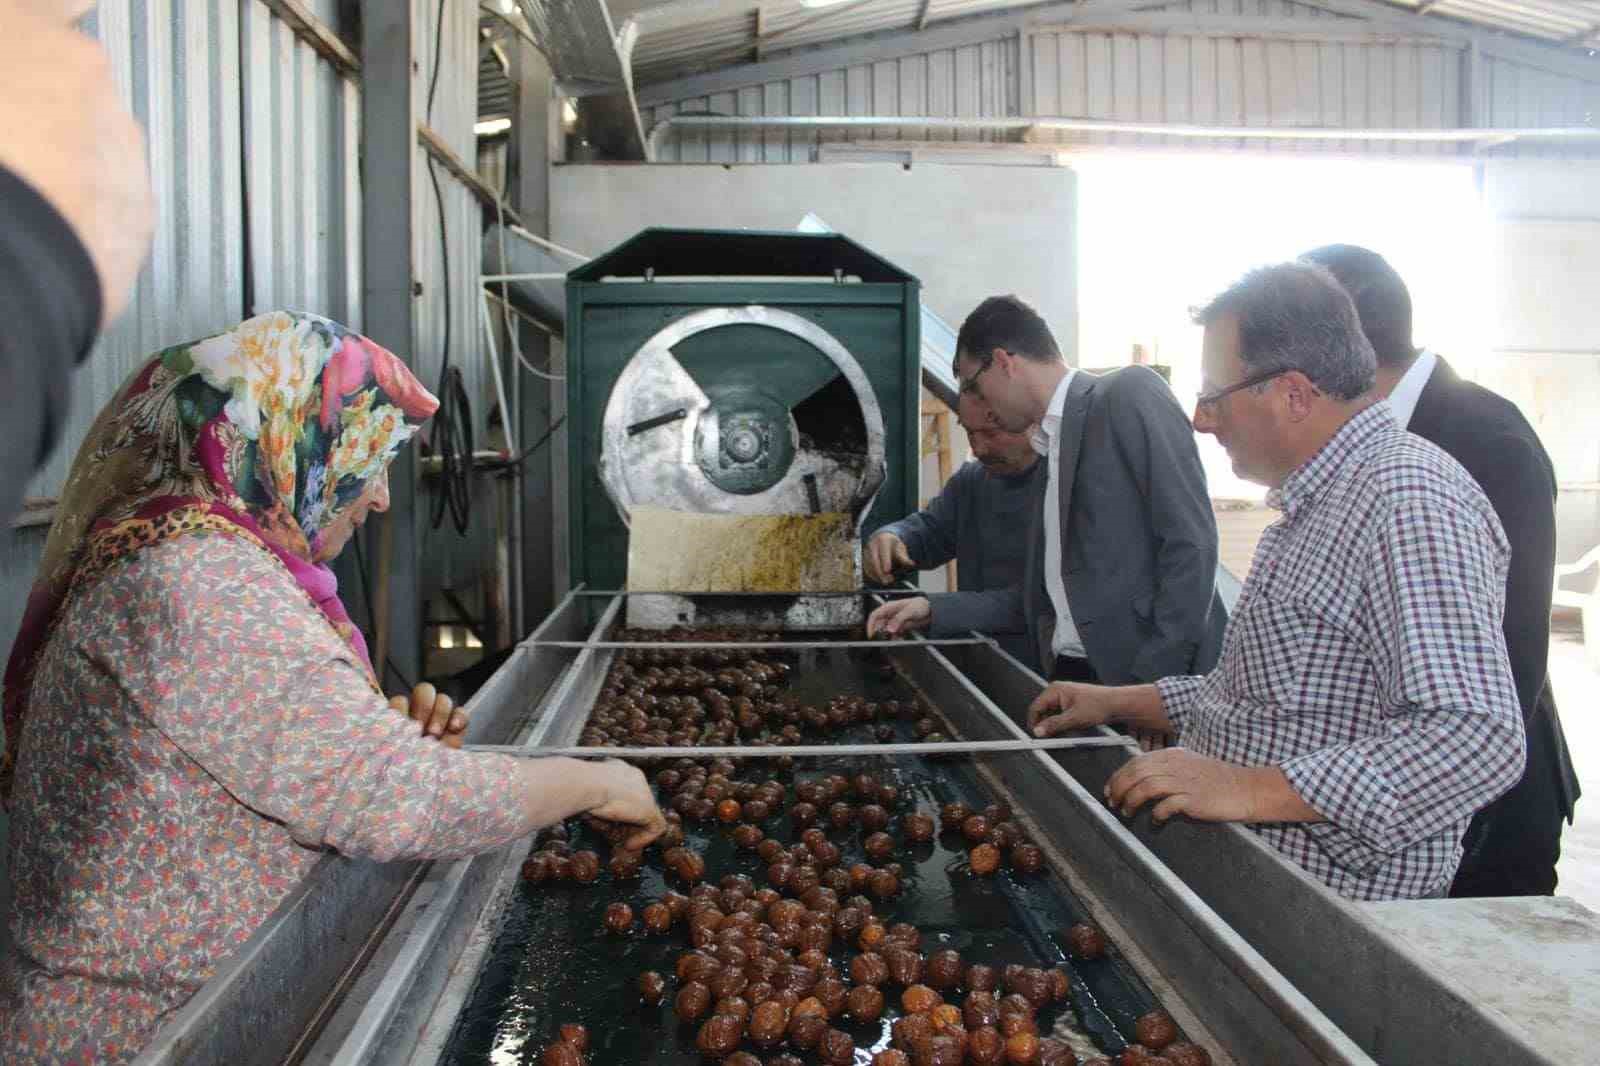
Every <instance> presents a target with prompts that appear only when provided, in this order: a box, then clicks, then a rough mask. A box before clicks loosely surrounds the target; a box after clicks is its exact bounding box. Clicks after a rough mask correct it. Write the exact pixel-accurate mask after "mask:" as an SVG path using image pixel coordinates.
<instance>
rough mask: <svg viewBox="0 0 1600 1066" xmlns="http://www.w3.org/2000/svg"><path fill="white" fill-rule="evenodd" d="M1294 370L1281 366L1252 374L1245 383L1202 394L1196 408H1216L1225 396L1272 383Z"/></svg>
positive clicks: (1196, 400)
mask: <svg viewBox="0 0 1600 1066" xmlns="http://www.w3.org/2000/svg"><path fill="white" fill-rule="evenodd" d="M1294 369H1295V368H1294V367H1292V366H1281V367H1279V368H1278V369H1276V370H1263V371H1262V372H1261V373H1259V374H1251V375H1250V376H1249V377H1247V378H1245V379H1244V380H1243V381H1236V382H1234V383H1233V384H1232V385H1226V386H1224V387H1222V388H1220V389H1213V390H1212V391H1210V392H1202V393H1201V394H1200V395H1199V396H1196V397H1195V398H1194V402H1195V406H1197V407H1214V406H1216V403H1217V401H1218V400H1220V399H1222V398H1223V397H1224V396H1228V395H1230V394H1232V393H1235V392H1238V391H1239V390H1240V389H1248V388H1250V387H1251V386H1252V385H1260V384H1262V383H1263V382H1267V381H1271V380H1272V379H1273V378H1275V377H1281V376H1282V375H1284V374H1287V373H1289V372H1290V371H1292V370H1294Z"/></svg>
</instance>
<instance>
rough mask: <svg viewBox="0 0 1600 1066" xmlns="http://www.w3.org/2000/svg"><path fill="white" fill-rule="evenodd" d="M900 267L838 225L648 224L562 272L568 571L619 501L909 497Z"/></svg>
mask: <svg viewBox="0 0 1600 1066" xmlns="http://www.w3.org/2000/svg"><path fill="white" fill-rule="evenodd" d="M919 318H920V302H919V285H918V282H917V279H916V278H914V277H912V276H911V275H909V274H907V273H905V272H904V271H902V270H900V269H899V268H897V267H895V266H894V265H893V264H891V263H889V262H887V261H885V260H884V259H882V258H880V257H878V256H876V255H874V254H872V253H871V252H869V251H867V250H866V249H864V248H862V247H861V246H860V245H858V244H856V243H854V242H853V241H851V240H849V239H848V238H846V237H842V236H838V235H834V234H828V235H815V234H798V233H760V232H751V231H706V230H671V229H648V230H645V231H644V232H642V233H640V234H639V235H638V236H636V237H634V238H633V239H632V240H629V241H627V242H626V243H624V244H622V245H619V246H618V247H617V248H615V249H613V250H612V251H610V252H609V253H607V254H605V255H602V256H600V257H599V258H598V259H595V260H592V261H591V262H589V263H587V264H585V265H584V266H582V267H580V268H579V269H577V270H574V271H572V272H571V273H570V274H568V275H567V404H568V406H567V418H568V426H569V434H570V436H569V439H570V440H571V441H572V446H571V481H570V504H569V506H570V514H571V559H572V571H571V572H572V581H573V584H574V585H576V584H578V583H580V582H581V583H584V584H586V585H587V586H588V587H589V588H591V589H620V588H623V587H625V582H626V578H627V562H628V538H629V527H628V522H627V516H628V515H629V514H630V513H631V512H632V511H633V509H634V508H635V507H639V506H642V505H647V506H651V507H663V508H668V509H671V510H674V511H680V512H689V513H704V514H735V515H789V514H801V515H803V514H808V513H809V514H818V513H823V512H848V513H850V514H852V515H853V516H856V518H857V519H858V523H857V533H858V535H859V533H861V532H867V531H870V530H872V529H875V528H877V527H878V526H880V525H882V524H884V523H885V522H889V521H893V520H894V519H896V518H899V517H901V516H902V515H905V514H907V513H909V512H910V511H912V510H914V509H915V508H916V507H917V504H918V499H917V489H918V486H917V478H918V467H919V458H920V457H919V449H918V427H919V406H920V391H919V390H920V342H919V336H918V325H919Z"/></svg>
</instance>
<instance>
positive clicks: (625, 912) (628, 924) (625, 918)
mask: <svg viewBox="0 0 1600 1066" xmlns="http://www.w3.org/2000/svg"><path fill="white" fill-rule="evenodd" d="M605 922H606V928H607V929H609V930H611V931H612V932H613V933H626V932H627V931H628V930H630V929H632V928H633V908H632V907H630V906H628V905H627V904H626V903H613V904H611V905H610V906H608V907H607V908H606V918H605Z"/></svg>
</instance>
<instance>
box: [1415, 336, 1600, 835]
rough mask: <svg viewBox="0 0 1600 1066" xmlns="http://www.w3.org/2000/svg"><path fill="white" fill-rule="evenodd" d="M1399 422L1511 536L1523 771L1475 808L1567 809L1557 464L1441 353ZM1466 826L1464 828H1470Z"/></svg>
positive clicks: (1572, 785)
mask: <svg viewBox="0 0 1600 1066" xmlns="http://www.w3.org/2000/svg"><path fill="white" fill-rule="evenodd" d="M1406 428H1407V429H1409V430H1410V431H1411V432H1412V433H1415V434H1416V435H1417V436H1419V437H1422V438H1424V439H1426V440H1429V441H1432V442H1433V443H1434V444H1437V445H1438V446H1439V447H1440V448H1443V449H1444V450H1445V451H1446V452H1449V453H1450V455H1451V457H1452V458H1454V459H1455V461H1456V462H1458V463H1460V464H1461V465H1462V466H1464V467H1466V469H1467V473H1469V474H1471V475H1472V477H1473V479H1474V480H1475V481H1477V483H1478V484H1479V485H1480V486H1482V488H1483V492H1484V495H1485V496H1488V497H1489V503H1490V504H1491V505H1493V507H1494V511H1495V514H1496V515H1498V516H1499V518H1500V524H1501V525H1502V526H1504V527H1505V531H1506V539H1507V540H1509V541H1510V542H1511V572H1510V574H1509V575H1508V576H1507V578H1506V613H1505V623H1504V625H1505V634H1506V650H1507V652H1508V653H1509V654H1510V656H1511V673H1512V676H1513V677H1514V678H1515V679H1516V683H1517V699H1518V701H1519V702H1520V703H1521V704H1522V718H1523V722H1524V724H1525V726H1526V729H1527V735H1528V767H1527V770H1526V771H1525V772H1524V774H1523V778H1522V781H1521V782H1520V783H1519V784H1517V785H1516V786H1515V787H1513V788H1512V790H1511V791H1510V792H1508V793H1506V795H1505V796H1503V797H1501V799H1499V800H1496V801H1495V803H1493V804H1491V805H1490V806H1489V807H1488V808H1485V810H1484V811H1483V812H1480V817H1481V816H1482V815H1491V816H1492V814H1493V812H1494V811H1495V809H1496V807H1501V806H1505V805H1507V804H1514V805H1519V806H1522V805H1523V804H1525V803H1526V801H1528V800H1534V801H1538V805H1539V806H1540V807H1542V808H1543V809H1548V810H1559V811H1560V812H1561V813H1562V814H1563V815H1565V816H1566V817H1567V818H1568V819H1570V818H1571V817H1572V808H1573V804H1574V803H1575V802H1576V801H1577V798H1578V778H1577V775H1576V774H1574V773H1573V771H1572V757H1571V756H1570V754H1568V751H1567V739H1566V736H1565V734H1563V733H1562V730H1561V720H1560V718H1558V717H1557V715H1556V706H1555V700H1554V698H1553V697H1552V696H1551V693H1550V686H1549V684H1548V673H1549V657H1550V595H1551V588H1552V584H1553V582H1552V579H1551V574H1552V573H1553V571H1554V567H1555V556H1556V515H1555V498H1556V475H1555V468H1554V467H1553V466H1552V465H1551V463H1550V457H1549V456H1548V455H1546V454H1545V450H1544V445H1542V444H1540V443H1539V436H1538V434H1537V433H1535V432H1534V430H1533V427H1532V426H1530V425H1529V424H1528V420H1527V419H1526V418H1524V417H1522V412H1521V411H1519V410H1517V406H1516V404H1514V403H1512V402H1511V401H1509V400H1507V399H1505V398H1504V397H1502V396H1499V395H1496V394H1495V393H1493V392H1490V391H1489V390H1488V389H1485V388H1483V387H1482V386H1479V385H1475V384H1473V383H1472V382H1470V381H1463V380H1461V378H1460V376H1458V375H1457V374H1456V372H1455V371H1454V370H1452V369H1450V365H1449V364H1448V363H1446V362H1445V361H1444V360H1443V359H1440V360H1439V362H1438V365H1436V366H1435V367H1434V369H1433V373H1432V374H1431V375H1429V377H1428V383H1427V384H1426V385H1425V386H1423V389H1422V394H1421V396H1420V397H1418V399H1417V408H1416V411H1415V412H1414V413H1413V414H1412V416H1411V424H1410V425H1408V426H1407V427H1406ZM1518 801H1522V804H1519V802H1518ZM1475 828H1476V827H1475ZM1471 835H1472V834H1471V832H1470V831H1469V838H1470V836H1471Z"/></svg>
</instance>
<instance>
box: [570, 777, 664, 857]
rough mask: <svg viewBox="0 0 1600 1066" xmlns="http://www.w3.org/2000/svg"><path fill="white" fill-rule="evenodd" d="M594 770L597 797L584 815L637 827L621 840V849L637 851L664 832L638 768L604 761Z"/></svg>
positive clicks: (660, 818)
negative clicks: (598, 791) (596, 776)
mask: <svg viewBox="0 0 1600 1066" xmlns="http://www.w3.org/2000/svg"><path fill="white" fill-rule="evenodd" d="M594 770H595V771H596V772H597V773H598V776H599V777H600V781H599V785H600V790H601V791H600V795H601V798H600V801H599V802H598V803H596V804H595V805H594V806H592V807H590V808H589V810H588V812H587V813H588V814H590V815H592V816H594V817H595V818H599V819H600V820H601V821H605V822H620V823H621V824H623V825H632V826H638V827H639V829H638V831H637V832H635V833H633V834H631V835H630V836H629V837H628V839H627V840H625V841H623V844H622V846H623V847H625V848H628V849H629V850H632V851H640V850H642V849H644V848H646V847H648V846H649V845H650V844H651V843H652V842H654V841H655V839H656V838H657V837H659V836H660V835H661V834H662V833H665V832H666V831H667V820H666V818H665V817H664V816H663V815H662V813H661V808H660V807H658V806H656V797H655V794H654V793H653V792H652V791H651V790H650V782H649V781H647V780H646V779H645V776H644V774H643V773H642V772H641V771H640V770H639V768H638V767H636V766H630V765H628V764H627V763H625V762H621V761H618V760H616V759H607V760H606V761H605V762H603V763H600V764H598V765H595V766H594Z"/></svg>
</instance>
